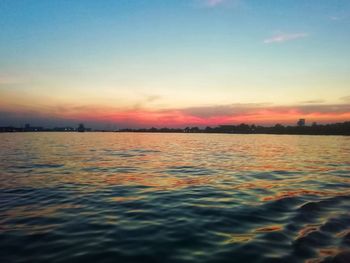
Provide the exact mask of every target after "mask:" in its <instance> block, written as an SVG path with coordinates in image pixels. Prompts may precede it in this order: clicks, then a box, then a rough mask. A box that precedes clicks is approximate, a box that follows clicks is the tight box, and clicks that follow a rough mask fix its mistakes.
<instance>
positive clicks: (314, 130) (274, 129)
mask: <svg viewBox="0 0 350 263" xmlns="http://www.w3.org/2000/svg"><path fill="white" fill-rule="evenodd" d="M12 132H15V133H17V132H19V133H22V132H24V133H25V132H120V133H123V132H132V133H213V134H274V135H345V136H349V135H350V121H348V122H342V123H333V124H316V123H313V124H312V125H311V126H306V125H304V124H303V125H298V126H283V125H281V124H276V125H274V126H270V127H265V126H259V125H254V124H252V125H248V124H244V123H242V124H239V125H220V126H217V127H206V128H199V127H186V128H166V127H165V128H155V127H152V128H148V129H145V128H144V129H119V130H103V129H91V128H85V127H84V125H83V124H80V126H79V127H78V128H72V127H57V128H44V127H39V126H36V127H32V126H30V125H26V127H24V128H17V127H12V126H6V127H0V133H12Z"/></svg>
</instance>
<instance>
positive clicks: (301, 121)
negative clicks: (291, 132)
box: [297, 119, 306, 127]
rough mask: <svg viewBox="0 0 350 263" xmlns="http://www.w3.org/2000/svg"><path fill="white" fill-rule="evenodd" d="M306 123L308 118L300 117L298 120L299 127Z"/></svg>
mask: <svg viewBox="0 0 350 263" xmlns="http://www.w3.org/2000/svg"><path fill="white" fill-rule="evenodd" d="M305 124H306V120H305V119H299V120H298V122H297V126H298V127H304V126H305Z"/></svg>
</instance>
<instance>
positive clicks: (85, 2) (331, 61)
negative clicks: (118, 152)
mask: <svg viewBox="0 0 350 263" xmlns="http://www.w3.org/2000/svg"><path fill="white" fill-rule="evenodd" d="M0 28H1V30H0V94H1V99H0V102H1V104H0V107H1V108H0V111H1V112H2V116H1V115H0V124H3V125H5V124H11V123H15V124H17V123H23V122H25V120H26V119H28V118H29V117H30V118H31V119H32V120H36V119H37V120H38V123H40V121H41V122H43V121H42V120H43V119H57V120H58V119H63V120H76V119H84V118H85V119H87V120H92V121H95V122H98V121H102V122H106V121H109V120H108V116H109V118H110V121H111V122H113V123H114V122H115V123H116V125H119V126H123V125H124V126H125V125H126V124H125V121H126V119H128V117H127V116H130V120H128V121H127V124H128V125H136V126H137V125H141V124H143V125H151V124H152V122H157V121H158V120H159V119H157V118H161V120H163V119H162V118H163V115H162V114H161V113H163V112H166V113H167V114H169V112H172V114H175V113H174V112H177V113H179V112H182V113H183V112H188V110H187V109H192V108H196V109H201V108H202V109H203V111H205V112H207V111H208V108H209V109H213V112H217V109H218V108H219V109H223V108H225V109H227V112H224V113H222V111H221V110H220V114H222V115H220V116H217V119H214V120H213V119H210V120H209V116H208V118H205V116H202V115H203V114H201V119H200V120H198V119H196V118H192V117H198V116H187V115H186V116H182V117H183V118H182V119H181V120H182V122H188V121H190V122H193V124H198V123H199V124H205V123H206V120H207V123H209V124H215V121H216V122H218V123H222V122H235V121H241V120H245V119H244V118H243V117H244V116H243V115H244V114H243V113H240V114H241V115H239V116H238V115H237V114H236V113H235V112H237V108H238V109H240V108H242V107H243V108H244V109H246V108H247V107H248V108H249V109H251V108H253V109H255V108H256V105H257V104H259V105H264V106H260V107H259V112H261V111H262V110H264V109H267V111H268V112H270V113H269V114H270V115H271V114H272V113H271V112H273V113H275V112H276V109H280V107H287V108H288V107H289V108H290V111H291V112H294V111H296V112H297V113H296V114H295V116H294V115H293V118H294V117H297V116H296V115H297V114H299V115H304V116H305V115H306V116H307V117H310V118H315V119H317V118H318V117H319V116H318V115H317V114H319V113H320V112H324V111H325V109H327V107H329V110H331V109H332V107H334V105H337V107H338V106H339V107H340V106H341V110H340V112H339V115H338V116H335V117H334V116H333V115H332V116H331V117H330V116H329V115H327V116H323V117H320V118H319V119H317V120H320V121H332V120H338V119H345V118H347V117H348V115H346V114H347V113H348V112H347V110H346V111H345V112H344V104H345V106H346V105H347V104H348V100H347V97H348V96H349V95H350V92H349V83H350V74H349V72H350V63H349V61H350V50H349V49H350V48H349V47H350V1H347V0H332V1H331V0H328V1H326V0H319V1H311V0H309V1H308V0H304V1H301V0H294V1H288V0H274V1H272V0H264V1H261V0H172V1H170V0H168V1H166V0H162V1H161V0H159V1H152V0H147V1H146V0H144V1H141V0H135V1H124V0H121V1H108V0H107V1H89V0H81V1H79V0H75V1H62V0H61V1H56V0H50V1H44V0H36V1H25V0H21V1H13V0H0ZM310 102H313V104H317V105H316V106H318V107H319V108H315V110H314V112H312V113H305V112H303V111H302V109H304V108H303V107H302V106H305V105H304V104H310ZM242 105H243V106H242ZM249 105H251V107H250V106H249ZM63 108H64V109H65V113H64V114H63V113H62V112H60V111H61V110H60V109H63ZM78 109H80V110H78ZM96 109H98V110H96ZM135 111H137V112H141V113H142V114H141V113H140V114H141V115H142V116H144V115H147V116H153V115H154V114H155V115H156V116H153V117H149V118H146V119H147V121H145V122H143V121H140V119H139V117H137V118H136V117H135V116H134V114H131V113H134V112H135ZM91 112H94V113H95V112H99V115H96V114H91ZM196 112H197V110H196ZM239 112H241V111H240V110H239ZM248 112H250V111H247V114H248ZM29 113H30V114H29ZM127 113H130V115H127ZM28 114H29V115H28ZM152 114H153V115H152ZM242 114H243V115H242ZM249 114H251V113H249ZM288 114H290V113H288ZM308 114H309V115H308ZM310 114H311V115H310ZM344 114H345V115H344ZM120 115H122V116H125V117H123V118H122V119H120ZM159 115H161V117H159ZM170 115H171V114H170ZM209 115H210V116H212V115H213V114H209ZM272 115H273V114H272ZM272 115H271V116H272ZM316 115H317V116H318V117H317V116H316ZM4 116H7V117H4ZM138 116H139V115H138ZM242 116H243V117H242ZM271 116H269V117H268V118H267V117H266V118H260V117H259V118H256V121H257V122H259V121H261V122H267V120H268V121H271V122H273V121H279V122H283V121H284V120H285V122H289V121H291V115H289V117H288V116H286V118H283V116H280V115H278V117H276V119H273V118H270V117H271ZM175 117H178V116H177V115H176V116H175ZM175 117H174V118H175ZM185 117H186V118H185ZM175 119H177V118H175ZM11 120H13V121H11ZM167 120H168V119H167ZM181 120H178V119H177V121H178V122H179V123H178V125H180V124H181ZM247 120H248V121H254V119H247ZM168 121H169V122H171V118H170V120H168ZM165 124H167V123H165ZM184 124H185V123H184Z"/></svg>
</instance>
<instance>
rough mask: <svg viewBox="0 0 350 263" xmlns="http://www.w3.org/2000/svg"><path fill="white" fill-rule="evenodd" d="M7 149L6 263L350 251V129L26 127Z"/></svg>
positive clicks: (2, 233)
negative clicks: (236, 131)
mask: <svg viewBox="0 0 350 263" xmlns="http://www.w3.org/2000/svg"><path fill="white" fill-rule="evenodd" d="M0 149H1V150H0V167H1V174H0V180H1V182H0V194H1V198H0V245H1V247H2V249H1V252H0V258H3V259H4V260H2V262H28V261H32V262H48V261H50V262H51V261H54V262H65V261H70V262H81V261H84V262H85V261H88V262H95V261H102V260H104V261H105V262H114V261H116V260H117V261H118V260H120V261H124V262H140V261H141V259H142V262H165V261H166V262H219V261H220V262H231V261H232V257H234V258H235V259H236V260H238V261H240V262H242V261H246V262H271V261H274V262H306V261H307V262H321V261H322V260H323V261H325V262H329V261H331V260H335V259H337V260H338V259H339V258H346V260H347V259H349V253H348V251H349V246H350V234H349V230H350V213H349V211H350V209H349V208H350V188H349V187H350V159H349V153H350V137H342V136H286V135H285V136H273V135H215V134H141V133H138V134H129V133H84V134H78V133H21V134H0ZM345 262H346V261H345ZM349 262H350V261H349Z"/></svg>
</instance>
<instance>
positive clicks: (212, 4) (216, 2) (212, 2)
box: [205, 0, 226, 7]
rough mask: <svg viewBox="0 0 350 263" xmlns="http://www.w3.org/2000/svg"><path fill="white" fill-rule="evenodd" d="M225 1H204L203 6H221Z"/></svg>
mask: <svg viewBox="0 0 350 263" xmlns="http://www.w3.org/2000/svg"><path fill="white" fill-rule="evenodd" d="M225 1H226V0H205V5H207V6H211V7H214V6H218V5H221V4H223V3H224V2H225Z"/></svg>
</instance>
